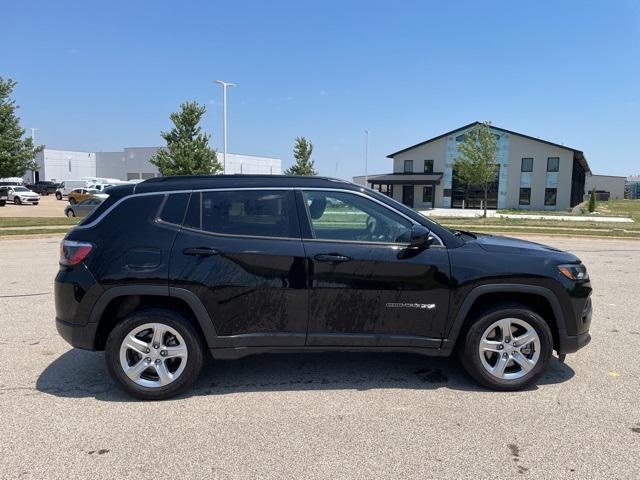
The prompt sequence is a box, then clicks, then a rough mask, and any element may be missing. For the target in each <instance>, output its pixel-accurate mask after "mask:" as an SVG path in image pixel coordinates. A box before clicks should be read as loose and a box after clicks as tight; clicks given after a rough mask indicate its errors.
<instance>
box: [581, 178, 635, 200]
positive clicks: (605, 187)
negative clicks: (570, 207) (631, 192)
mask: <svg viewBox="0 0 640 480" xmlns="http://www.w3.org/2000/svg"><path fill="white" fill-rule="evenodd" d="M626 182H627V177H618V176H615V175H587V178H586V180H585V184H584V193H585V195H588V194H589V193H590V192H591V191H592V190H593V189H594V188H595V189H596V194H597V197H598V200H621V199H623V198H624V191H625V184H626Z"/></svg>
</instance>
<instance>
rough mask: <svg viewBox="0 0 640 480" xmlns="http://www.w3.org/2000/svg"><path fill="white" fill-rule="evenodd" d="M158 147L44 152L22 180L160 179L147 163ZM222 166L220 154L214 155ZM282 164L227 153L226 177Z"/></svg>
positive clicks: (276, 169) (276, 170)
mask: <svg viewBox="0 0 640 480" xmlns="http://www.w3.org/2000/svg"><path fill="white" fill-rule="evenodd" d="M160 148H162V147H130V148H125V149H124V150H122V151H118V152H81V151H72V150H53V149H45V150H43V151H42V152H41V153H40V154H38V156H37V157H36V163H37V164H38V170H36V171H35V172H28V173H27V174H26V175H25V176H24V179H25V181H27V182H31V181H33V180H35V181H38V180H50V181H55V182H62V181H64V180H79V179H82V178H90V177H100V178H115V179H118V180H138V179H147V178H152V177H156V176H159V175H160V172H159V171H158V169H157V167H156V166H155V165H153V164H152V163H151V162H150V161H149V159H150V158H151V157H152V156H153V155H155V154H156V152H157V151H158V150H159V149H160ZM218 161H219V162H221V163H222V154H218ZM281 170H282V162H281V160H280V159H278V158H270V157H259V156H255V155H241V154H237V153H227V158H226V173H228V174H235V173H247V174H266V175H279V174H280V172H281Z"/></svg>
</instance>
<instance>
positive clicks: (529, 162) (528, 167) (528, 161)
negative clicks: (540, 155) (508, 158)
mask: <svg viewBox="0 0 640 480" xmlns="http://www.w3.org/2000/svg"><path fill="white" fill-rule="evenodd" d="M520 171H521V172H533V158H523V159H522V168H521V169H520Z"/></svg>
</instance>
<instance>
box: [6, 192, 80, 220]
mask: <svg viewBox="0 0 640 480" xmlns="http://www.w3.org/2000/svg"><path fill="white" fill-rule="evenodd" d="M67 205H69V202H67V199H66V198H64V199H63V200H58V199H56V196H55V195H41V196H40V203H38V205H14V204H13V203H7V204H6V205H5V206H4V207H0V216H1V217H64V207H66V206H67Z"/></svg>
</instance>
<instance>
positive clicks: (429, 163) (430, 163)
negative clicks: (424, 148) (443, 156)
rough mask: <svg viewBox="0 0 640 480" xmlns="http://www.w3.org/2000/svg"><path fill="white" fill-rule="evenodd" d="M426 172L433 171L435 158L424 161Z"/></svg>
mask: <svg viewBox="0 0 640 480" xmlns="http://www.w3.org/2000/svg"><path fill="white" fill-rule="evenodd" d="M424 173H433V160H425V161H424Z"/></svg>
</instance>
